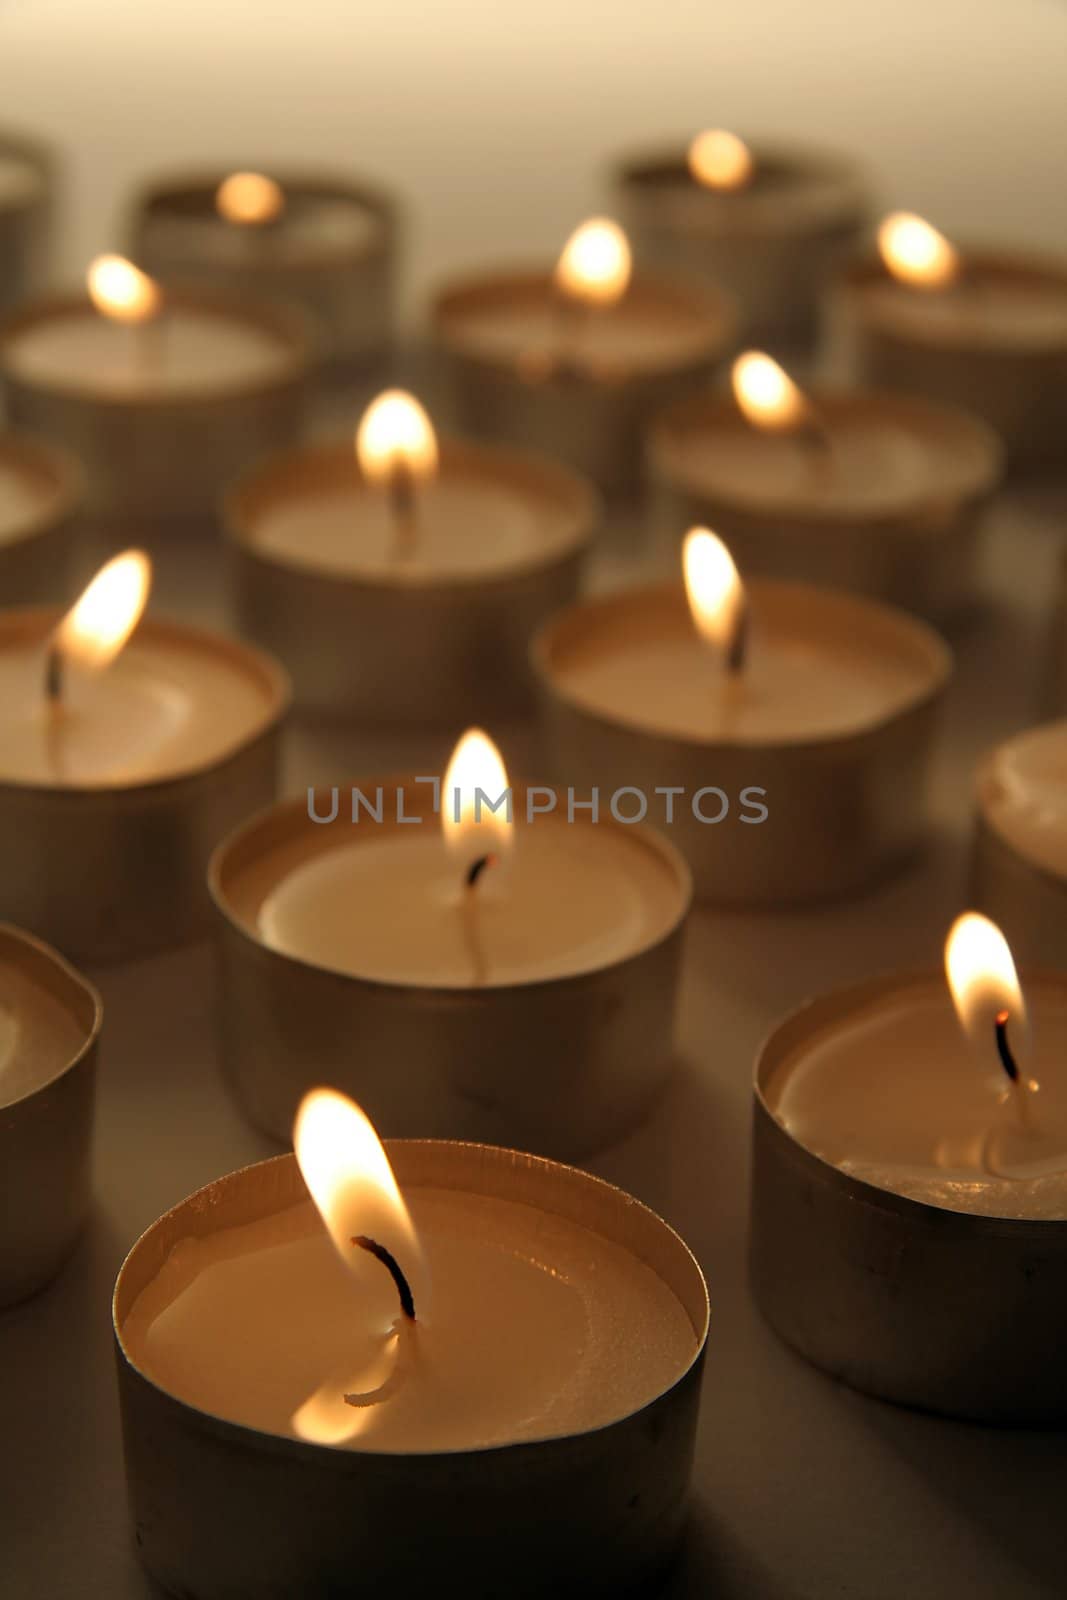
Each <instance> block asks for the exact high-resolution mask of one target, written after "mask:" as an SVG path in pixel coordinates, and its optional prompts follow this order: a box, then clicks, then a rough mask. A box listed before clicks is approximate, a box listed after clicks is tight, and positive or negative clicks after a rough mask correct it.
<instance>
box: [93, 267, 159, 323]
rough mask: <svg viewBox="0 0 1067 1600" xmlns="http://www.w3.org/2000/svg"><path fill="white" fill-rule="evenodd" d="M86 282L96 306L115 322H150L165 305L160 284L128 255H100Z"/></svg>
mask: <svg viewBox="0 0 1067 1600" xmlns="http://www.w3.org/2000/svg"><path fill="white" fill-rule="evenodd" d="M85 281H86V284H87V286H88V289H89V298H90V300H91V301H92V302H93V305H94V306H95V307H96V309H97V310H98V311H99V312H101V314H102V315H103V316H105V317H111V318H112V319H113V320H114V321H115V322H147V321H148V320H149V318H151V317H154V316H156V315H157V314H158V312H159V310H160V308H161V306H162V304H163V295H162V293H161V291H160V287H159V285H158V283H156V282H155V280H154V279H152V278H150V277H149V276H148V274H147V272H142V271H141V269H140V267H135V266H134V264H133V262H132V261H127V260H126V258H125V256H97V258H96V260H95V261H93V262H91V263H90V265H89V270H88V272H87V273H86V275H85Z"/></svg>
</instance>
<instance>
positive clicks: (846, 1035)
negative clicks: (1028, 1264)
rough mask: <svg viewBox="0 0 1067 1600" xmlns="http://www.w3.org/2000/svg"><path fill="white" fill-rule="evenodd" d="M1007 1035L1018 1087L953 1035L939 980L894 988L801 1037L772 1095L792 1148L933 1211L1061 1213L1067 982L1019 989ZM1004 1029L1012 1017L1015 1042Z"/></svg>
mask: <svg viewBox="0 0 1067 1600" xmlns="http://www.w3.org/2000/svg"><path fill="white" fill-rule="evenodd" d="M1027 1002H1028V1005H1029V1008H1030V1019H1031V1025H1032V1026H1031V1033H1032V1053H1028V1051H1027V1039H1026V1032H1025V1029H1022V1028H1018V1027H1017V1028H1016V1030H1015V1037H1014V1043H1015V1047H1016V1049H1017V1051H1018V1056H1019V1062H1020V1066H1021V1067H1022V1069H1023V1071H1024V1075H1025V1076H1027V1077H1031V1078H1033V1079H1035V1080H1036V1081H1037V1082H1038V1083H1039V1084H1040V1090H1039V1092H1038V1093H1036V1094H1026V1095H1025V1121H1024V1117H1023V1115H1021V1114H1020V1104H1019V1096H1020V1093H1022V1091H1020V1090H1018V1089H1015V1088H1013V1087H1012V1085H1011V1083H1010V1081H1009V1079H1008V1078H1007V1075H1006V1074H1005V1073H1004V1072H1003V1070H1002V1069H1001V1067H1000V1065H999V1062H998V1058H997V1054H996V1049H995V1042H994V1038H993V1035H992V1031H991V1032H990V1038H989V1041H988V1046H987V1047H986V1048H984V1049H983V1048H982V1047H981V1041H979V1043H978V1045H977V1046H975V1045H972V1044H971V1043H969V1042H968V1041H967V1040H966V1039H965V1037H964V1035H963V1033H962V1032H961V1029H960V1026H959V1023H958V1021H957V1019H956V1015H955V1011H954V1009H953V1006H952V1002H951V999H950V997H949V995H948V992H947V989H946V988H945V986H944V984H943V982H940V981H937V980H930V981H925V982H923V981H920V982H918V983H913V984H909V985H902V987H901V988H900V990H899V991H897V992H895V993H894V994H893V995H892V996H891V997H890V998H888V999H886V1000H882V1001H878V1002H875V1003H871V1004H868V1005H866V1006H864V1007H862V1008H857V1009H856V1010H854V1011H852V1012H850V1013H848V1014H847V1015H845V1016H842V1017H841V1018H840V1019H839V1020H837V1021H835V1022H834V1023H833V1024H829V1025H827V1026H826V1027H824V1028H823V1029H822V1030H821V1031H820V1032H818V1033H816V1034H814V1035H813V1036H812V1037H811V1038H810V1039H807V1040H805V1041H804V1043H803V1044H801V1045H798V1046H797V1047H796V1049H795V1050H794V1051H793V1052H792V1054H791V1055H790V1056H789V1057H788V1058H787V1059H786V1060H785V1061H783V1062H782V1063H781V1065H780V1066H779V1068H778V1069H777V1071H776V1073H775V1076H774V1078H773V1080H772V1082H771V1083H770V1084H769V1085H768V1086H767V1101H768V1104H769V1106H770V1109H771V1111H772V1112H773V1113H774V1115H775V1116H776V1117H777V1118H778V1120H779V1122H781V1124H782V1125H783V1127H785V1128H786V1129H787V1131H788V1132H789V1133H790V1134H792V1136H793V1138H794V1139H796V1140H797V1141H798V1143H800V1144H802V1145H804V1146H805V1147H806V1148H807V1149H809V1150H811V1151H814V1153H815V1154H816V1155H819V1156H821V1157H822V1158H823V1159H824V1160H826V1161H829V1162H832V1163H833V1164H834V1165H835V1166H838V1167H840V1168H842V1170H843V1171H845V1172H849V1173H852V1174H853V1175H854V1176H856V1177H858V1178H862V1179H865V1180H866V1181H867V1182H868V1183H872V1184H875V1185H877V1186H878V1187H879V1188H882V1189H890V1190H893V1191H895V1192H896V1193H898V1194H902V1195H908V1196H910V1197H911V1198H912V1199H916V1200H923V1201H926V1202H928V1203H929V1204H930V1205H936V1206H943V1207H946V1208H947V1209H949V1210H953V1211H974V1212H980V1213H982V1214H983V1215H987V1216H999V1217H1045V1218H1048V1217H1059V1218H1067V989H1065V988H1064V986H1062V985H1061V986H1059V988H1053V987H1052V986H1050V985H1047V984H1045V985H1039V984H1033V985H1030V986H1029V989H1028V992H1027ZM1011 1038H1012V1030H1011V1026H1010V1024H1009V1039H1011Z"/></svg>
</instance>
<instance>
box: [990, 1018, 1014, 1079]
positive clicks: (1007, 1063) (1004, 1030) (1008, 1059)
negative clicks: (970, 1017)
mask: <svg viewBox="0 0 1067 1600" xmlns="http://www.w3.org/2000/svg"><path fill="white" fill-rule="evenodd" d="M1009 1020H1010V1019H1009V1014H1008V1012H1007V1011H998V1012H997V1015H996V1018H995V1019H994V1024H993V1026H994V1030H995V1033H996V1040H997V1055H998V1056H999V1057H1000V1064H1001V1066H1002V1067H1003V1068H1004V1071H1005V1072H1006V1073H1007V1074H1008V1077H1009V1078H1010V1079H1011V1081H1012V1083H1018V1081H1019V1065H1018V1062H1017V1061H1016V1059H1015V1057H1014V1055H1013V1054H1012V1050H1011V1045H1010V1044H1009V1043H1008V1022H1009Z"/></svg>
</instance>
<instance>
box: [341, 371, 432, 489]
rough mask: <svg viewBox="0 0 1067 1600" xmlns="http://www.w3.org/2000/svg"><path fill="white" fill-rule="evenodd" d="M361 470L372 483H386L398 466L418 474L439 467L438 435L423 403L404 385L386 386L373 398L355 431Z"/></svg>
mask: <svg viewBox="0 0 1067 1600" xmlns="http://www.w3.org/2000/svg"><path fill="white" fill-rule="evenodd" d="M356 457H357V459H358V461H359V465H360V470H361V471H362V473H363V475H364V477H365V478H368V479H369V480H370V481H371V482H372V483H386V482H388V480H389V479H390V478H391V477H392V475H393V473H394V472H396V471H397V469H398V468H403V469H404V470H406V471H407V472H409V473H410V474H411V475H412V476H413V477H415V478H432V477H433V475H434V473H435V472H436V471H437V435H436V433H435V432H434V428H433V423H432V422H431V421H430V419H429V417H428V416H427V414H426V412H425V410H424V409H423V407H422V406H421V405H420V404H419V402H418V401H417V400H416V399H415V397H414V395H410V394H407V393H405V391H404V390H403V389H386V390H385V391H384V393H382V394H380V395H379V396H378V398H377V399H376V400H372V401H371V403H370V405H369V406H368V407H367V409H366V411H364V413H363V416H362V417H361V419H360V424H359V428H358V429H357V431H356Z"/></svg>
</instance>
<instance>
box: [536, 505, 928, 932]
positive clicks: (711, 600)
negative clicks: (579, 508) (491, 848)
mask: <svg viewBox="0 0 1067 1600" xmlns="http://www.w3.org/2000/svg"><path fill="white" fill-rule="evenodd" d="M684 553H685V562H684V565H685V579H686V586H685V587H684V588H683V587H682V586H681V585H679V584H673V583H672V584H666V585H657V586H654V587H648V588H639V589H633V590H629V591H623V592H621V593H618V594H614V595H609V596H605V597H603V598H597V599H594V600H589V601H585V602H582V603H580V604H578V605H577V606H574V607H572V608H571V609H570V610H568V611H565V612H562V613H561V614H560V615H559V616H558V617H556V618H554V619H553V620H552V621H551V622H549V623H548V625H547V626H546V627H545V628H544V629H543V630H542V632H541V633H540V634H539V635H538V636H537V638H536V639H535V641H534V646H533V654H534V666H535V670H536V671H537V674H538V678H539V684H540V689H541V701H542V709H543V713H544V717H545V722H546V727H547V731H548V735H549V739H550V741H551V745H552V748H553V750H554V758H555V759H554V769H555V771H556V772H557V773H558V774H560V775H561V776H565V777H566V779H567V781H568V782H571V783H576V784H577V785H578V786H579V787H580V788H590V787H597V788H598V789H599V790H600V792H601V793H602V794H605V795H606V794H608V793H611V792H615V793H617V792H619V791H620V790H622V789H625V788H627V787H633V786H636V788H637V789H638V790H639V791H640V792H641V794H643V795H644V796H645V798H646V800H647V801H648V804H649V807H650V808H651V807H655V808H656V809H655V810H651V809H650V810H649V813H648V814H649V816H650V817H651V818H652V820H654V821H655V820H658V819H659V818H660V816H664V817H665V818H666V820H667V822H668V823H669V832H670V835H671V837H672V839H673V840H674V841H675V842H676V843H677V845H678V847H679V849H680V850H681V851H682V853H683V855H685V856H686V858H687V860H688V861H689V864H690V867H691V868H692V870H693V875H694V880H695V884H696V890H697V893H698V895H700V896H701V897H703V898H705V899H708V900H713V901H716V902H719V903H721V904H727V905H746V906H760V905H763V906H771V905H776V904H787V903H789V902H793V901H802V900H811V899H817V898H822V897H828V896H832V895H840V894H846V893H853V892H855V891H857V890H860V889H862V888H864V887H866V886H867V885H868V884H870V883H871V882H873V881H874V880H875V879H876V878H877V877H878V876H879V875H881V874H884V873H885V872H886V871H888V870H889V869H890V868H892V867H894V866H897V865H899V864H900V863H901V861H902V860H904V859H905V858H906V857H907V856H908V855H909V854H910V853H911V852H913V851H914V849H915V847H916V845H917V843H918V841H919V839H920V838H921V836H922V833H923V829H924V826H925V780H926V773H927V767H928V764H929V758H930V754H931V747H932V742H933V734H934V728H935V723H936V713H937V709H938V706H939V703H940V701H941V699H942V696H943V693H944V690H945V687H946V685H947V682H948V679H949V676H950V674H951V656H950V653H949V651H948V648H947V646H946V645H945V644H944V642H943V641H942V640H941V639H940V638H939V637H938V635H937V634H935V633H934V632H933V631H932V630H931V629H930V628H928V627H927V626H926V625H925V624H923V623H921V622H919V621H918V620H917V619H915V618H913V617H909V616H905V615H904V613H903V612H898V611H894V610H892V609H890V608H889V607H886V606H882V605H878V604H875V603H874V602H873V601H870V600H864V599H860V598H858V597H856V596H852V595H847V594H842V593H839V592H837V591H835V590H832V589H818V588H815V587H813V586H811V585H808V584H799V583H778V582H770V581H767V580H763V581H759V582H753V583H752V584H746V585H744V586H742V584H741V581H740V578H739V576H738V574H737V571H736V568H735V567H734V564H733V562H732V560H731V558H730V556H729V553H728V552H727V550H726V549H725V546H723V545H722V543H721V541H720V540H719V539H718V538H717V537H716V536H715V535H714V534H712V533H710V532H709V531H708V530H706V529H694V530H692V531H691V532H690V534H689V535H688V537H687V540H686V544H685V552H684Z"/></svg>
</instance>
